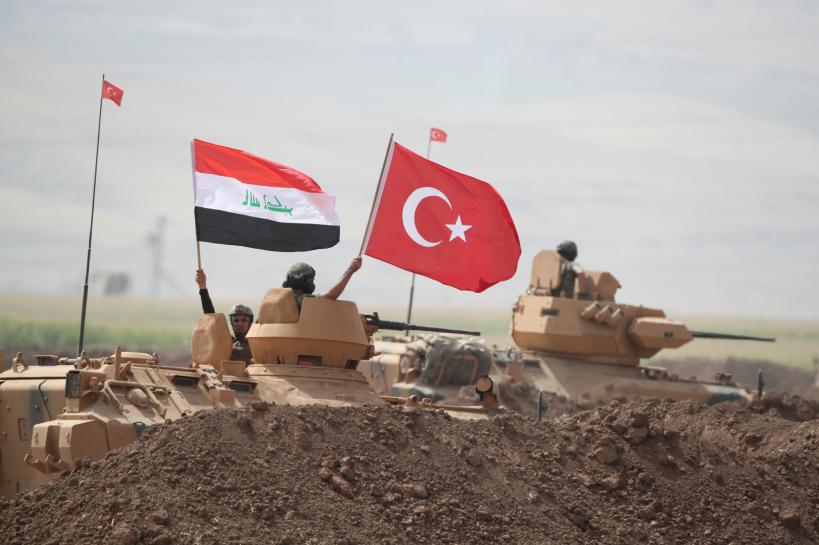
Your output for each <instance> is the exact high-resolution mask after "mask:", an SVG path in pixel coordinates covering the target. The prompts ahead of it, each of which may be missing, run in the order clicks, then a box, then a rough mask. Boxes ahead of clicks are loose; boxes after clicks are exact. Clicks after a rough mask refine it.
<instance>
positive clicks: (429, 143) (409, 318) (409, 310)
mask: <svg viewBox="0 0 819 545" xmlns="http://www.w3.org/2000/svg"><path fill="white" fill-rule="evenodd" d="M431 149H432V129H430V131H429V140H427V159H429V152H430V151H431ZM414 296H415V273H412V282H411V283H410V296H409V305H408V306H407V323H408V324H411V323H412V298H413V297H414ZM409 334H410V332H409V329H408V330H407V331H406V335H407V336H409Z"/></svg>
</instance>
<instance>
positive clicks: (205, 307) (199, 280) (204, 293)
mask: <svg viewBox="0 0 819 545" xmlns="http://www.w3.org/2000/svg"><path fill="white" fill-rule="evenodd" d="M207 281H208V279H207V276H205V271H204V270H202V269H197V270H196V284H197V285H198V286H199V299H201V300H202V312H204V313H205V314H213V313H215V312H216V309H214V308H213V301H211V300H210V294H209V293H208V284H207Z"/></svg>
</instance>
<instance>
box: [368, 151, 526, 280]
mask: <svg viewBox="0 0 819 545" xmlns="http://www.w3.org/2000/svg"><path fill="white" fill-rule="evenodd" d="M382 180H383V182H382V186H381V188H380V190H379V192H378V195H377V198H376V202H375V205H374V208H375V209H374V211H373V216H372V219H371V222H370V225H369V227H368V231H367V234H366V235H365V242H364V247H365V253H366V254H367V255H369V256H371V257H374V258H376V259H380V260H381V261H386V262H387V263H391V264H393V265H395V266H396V267H400V268H402V269H405V270H407V271H411V272H414V273H418V274H420V275H423V276H426V277H429V278H432V279H434V280H437V281H438V282H441V283H442V284H447V285H448V286H453V287H456V288H458V289H461V290H469V291H475V292H482V291H483V290H485V289H486V288H488V287H490V286H492V285H493V284H496V283H498V282H500V281H501V280H506V279H508V278H511V277H512V276H513V275H514V274H515V271H516V270H517V267H518V259H519V258H520V241H519V239H518V232H517V230H516V229H515V224H514V222H513V221H512V217H511V216H510V215H509V210H508V209H507V208H506V203H504V202H503V199H502V198H501V196H500V195H499V194H498V192H497V191H495V189H494V188H493V187H492V186H491V185H489V184H488V183H486V182H483V181H481V180H478V179H477V178H473V177H471V176H467V175H466V174H461V173H460V172H455V171H454V170H450V169H448V168H446V167H445V166H442V165H439V164H438V163H433V162H432V161H430V160H428V159H424V158H423V157H421V156H420V155H417V154H415V153H413V152H411V151H410V150H408V149H407V148H405V147H404V146H401V145H400V144H397V143H393V145H392V148H391V149H390V150H389V152H388V159H387V165H386V168H385V171H384V175H383V178H382Z"/></svg>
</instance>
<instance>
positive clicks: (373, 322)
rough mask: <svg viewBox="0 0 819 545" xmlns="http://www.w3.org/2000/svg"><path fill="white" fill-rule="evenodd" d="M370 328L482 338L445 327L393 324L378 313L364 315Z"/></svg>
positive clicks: (475, 334) (468, 332)
mask: <svg viewBox="0 0 819 545" xmlns="http://www.w3.org/2000/svg"><path fill="white" fill-rule="evenodd" d="M362 316H363V317H364V319H365V320H366V322H367V325H368V326H372V327H376V328H378V329H392V330H395V331H428V332H430V333H454V334H456V335H474V336H476V337H478V336H480V334H481V332H480V331H464V330H462V329H447V328H445V327H432V326H423V325H413V324H407V323H405V322H391V321H389V320H382V319H381V318H380V317H379V316H378V313H377V312H373V313H372V314H362Z"/></svg>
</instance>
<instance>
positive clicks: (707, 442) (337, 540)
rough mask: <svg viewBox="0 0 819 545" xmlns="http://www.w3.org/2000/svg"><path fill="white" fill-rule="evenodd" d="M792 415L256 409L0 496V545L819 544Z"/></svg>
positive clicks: (194, 422)
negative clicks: (486, 416) (472, 416)
mask: <svg viewBox="0 0 819 545" xmlns="http://www.w3.org/2000/svg"><path fill="white" fill-rule="evenodd" d="M796 405H798V404H794V403H791V400H785V399H783V398H781V397H779V398H775V397H772V398H770V399H767V400H763V401H761V402H759V403H758V404H756V405H754V406H751V407H745V406H741V405H738V404H733V405H728V404H723V405H719V406H716V407H711V408H708V407H705V406H703V405H699V404H695V403H690V402H679V403H673V402H664V401H639V402H628V403H619V402H616V401H615V402H612V403H609V404H608V405H605V406H601V407H598V408H597V409H595V410H593V411H587V412H580V413H576V414H573V415H564V416H561V417H559V418H557V419H554V420H550V421H547V422H543V423H541V424H537V423H536V422H534V421H533V420H531V419H528V418H524V417H521V416H518V415H515V414H512V413H509V414H504V415H501V416H498V417H495V418H493V419H492V420H491V421H483V422H465V421H458V420H455V419H453V418H450V417H448V416H447V415H446V414H442V413H439V412H418V411H416V410H408V409H403V408H395V407H368V408H363V409H356V408H337V409H331V408H327V407H302V408H299V407H282V406H268V405H266V404H264V403H260V402H257V403H254V404H253V406H252V407H248V408H247V409H245V410H221V411H207V412H203V413H199V414H197V415H195V416H192V417H187V418H184V419H182V420H179V421H175V422H172V423H169V424H166V425H163V426H157V427H154V428H152V429H150V430H148V431H146V432H145V433H144V434H143V436H142V438H141V439H140V440H139V441H138V442H136V443H134V444H132V445H130V446H128V447H126V448H123V449H121V450H119V451H116V452H114V453H111V454H109V455H108V456H107V457H106V459H104V460H101V461H99V462H89V463H86V464H81V465H82V467H80V468H79V469H77V470H75V471H73V472H71V473H70V474H66V475H64V476H63V477H61V478H60V479H58V480H57V481H55V482H53V483H50V484H49V485H47V486H45V487H43V488H41V489H38V490H37V491H36V492H32V493H28V494H26V495H24V496H21V497H18V498H15V499H13V500H0V509H2V511H3V517H2V522H0V542H2V543H9V544H22V543H37V544H51V545H56V544H58V543H62V544H66V543H111V544H117V545H132V544H136V543H144V544H155V545H167V544H172V543H184V544H210V543H220V544H221V543H235V544H251V543H254V544H255V543H276V544H302V543H309V544H316V545H319V544H335V545H341V544H353V543H356V544H359V543H364V544H370V543H372V544H376V543H377V544H383V543H387V544H390V543H393V544H399V543H400V544H403V543H432V544H448V543H451V544H456V543H457V544H462V545H463V544H478V543H481V544H484V543H505V544H509V543H520V544H531V543H538V544H541V543H560V544H565V543H624V544H625V543H638V542H646V543H681V544H682V543H686V544H688V543H702V544H704V543H719V544H725V545H727V544H729V543H734V544H740V543H760V544H764V543H816V542H817V541H819V471H817V470H819V457H818V455H817V451H819V421H817V420H815V419H813V420H807V421H805V422H800V421H799V420H800V419H801V418H803V417H805V418H806V417H808V416H810V415H809V414H808V412H806V410H803V411H797V410H796V409H794V407H796ZM806 406H810V407H811V408H812V409H813V410H814V417H813V418H815V410H816V406H815V405H812V404H808V405H806Z"/></svg>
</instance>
